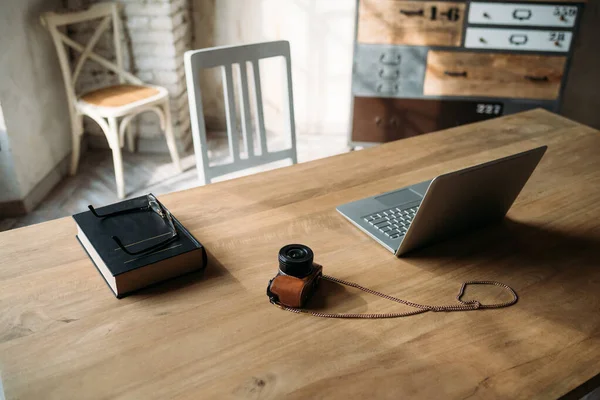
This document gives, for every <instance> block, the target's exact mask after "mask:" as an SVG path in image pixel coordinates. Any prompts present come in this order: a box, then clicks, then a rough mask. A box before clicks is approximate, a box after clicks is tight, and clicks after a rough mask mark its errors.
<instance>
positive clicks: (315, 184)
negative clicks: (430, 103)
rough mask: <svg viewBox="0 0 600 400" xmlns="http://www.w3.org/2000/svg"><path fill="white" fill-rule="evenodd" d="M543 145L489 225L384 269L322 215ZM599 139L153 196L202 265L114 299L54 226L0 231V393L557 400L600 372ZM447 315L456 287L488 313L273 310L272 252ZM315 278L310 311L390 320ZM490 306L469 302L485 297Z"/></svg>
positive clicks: (283, 173)
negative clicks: (505, 294)
mask: <svg viewBox="0 0 600 400" xmlns="http://www.w3.org/2000/svg"><path fill="white" fill-rule="evenodd" d="M542 144H547V145H548V146H549V149H548V152H547V153H546V155H545V156H544V158H543V159H542V161H541V163H540V165H539V166H538V168H537V170H536V171H535V172H534V174H533V175H532V177H531V179H530V181H529V182H528V184H527V185H526V187H525V189H524V190H523V192H522V193H521V195H520V196H519V198H518V199H517V202H516V203H515V205H514V206H513V208H512V209H511V211H510V212H509V218H508V219H507V220H506V221H505V222H504V223H502V224H499V225H496V226H493V227H489V228H487V229H484V230H480V231H478V232H473V233H471V234H468V235H465V236H461V237H460V238H456V239H454V240H450V241H447V242H445V243H442V244H438V245H435V246H431V247H429V248H427V249H425V250H422V251H419V252H416V253H414V254H413V255H412V256H411V257H408V258H404V259H397V258H395V257H393V256H392V254H391V253H389V252H388V251H387V250H385V249H384V248H383V247H381V246H380V245H379V244H377V243H376V242H374V241H373V240H371V239H370V238H369V237H367V236H366V235H364V234H363V233H361V232H360V231H359V230H358V229H355V228H354V227H353V226H352V225H350V224H349V223H348V222H347V221H346V220H345V219H344V218H342V217H341V216H340V215H339V214H338V213H337V212H336V211H335V206H336V205H338V204H341V203H344V202H347V201H352V200H357V199H360V198H362V197H365V196H369V195H373V194H375V193H380V192H384V191H389V190H392V189H396V188H398V187H402V186H404V185H408V184H411V183H416V182H420V181H423V180H425V179H428V178H431V177H433V176H435V175H437V174H440V173H443V172H447V171H449V170H455V169H457V168H461V167H465V166H468V165H473V164H476V163H479V162H483V161H487V160H490V159H493V158H496V157H501V156H505V155H508V154H511V153H514V152H517V151H521V150H524V149H529V148H532V147H535V146H539V145H542ZM599 146H600V132H598V131H596V130H593V129H591V128H588V127H585V126H582V125H579V124H577V123H575V122H572V121H569V120H567V119H564V118H561V117H559V116H556V115H553V114H550V113H548V112H544V111H540V110H536V111H531V112H527V113H522V114H515V115H511V116H508V117H503V118H497V119H493V120H490V121H485V122H481V123H478V124H473V125H469V126H463V127H458V128H454V129H450V130H446V131H442V132H436V133H431V134H428V135H422V136H417V137H413V138H409V139H406V140H402V141H398V142H392V143H388V144H384V145H381V146H378V147H374V148H370V149H366V150H362V151H357V152H353V153H349V154H345V155H340V156H335V157H331V158H328V159H323V160H318V161H314V162H308V163H302V164H297V165H294V166H291V167H287V168H282V169H278V170H274V171H270V172H266V173H261V174H257V175H252V176H249V177H244V178H241V179H235V180H230V181H226V182H221V183H216V184H211V185H208V186H205V187H200V188H195V189H190V190H187V191H182V192H177V193H172V194H169V195H165V196H161V197H160V199H161V201H163V202H164V204H165V205H166V206H167V207H168V208H169V209H170V210H172V211H173V214H174V215H175V216H177V217H178V219H179V220H180V221H181V222H182V223H183V224H184V225H185V226H186V227H187V228H188V229H189V230H190V231H191V232H192V233H193V234H194V235H195V236H196V237H197V238H198V239H199V240H200V241H201V242H202V243H203V244H205V245H206V246H207V249H208V251H209V267H208V269H207V271H206V273H205V274H204V275H202V274H198V275H190V276H186V277H181V278H178V279H176V280H173V281H170V282H168V283H165V284H163V285H160V286H157V287H154V288H150V289H147V290H144V291H142V292H140V293H139V294H137V295H134V296H131V297H128V298H126V299H123V300H116V299H115V298H114V297H113V295H112V294H111V292H110V290H109V289H108V288H107V287H106V284H105V283H104V282H103V280H102V278H100V276H99V275H98V273H97V272H96V270H95V269H94V267H93V266H92V265H91V263H90V261H89V260H88V259H87V257H86V255H85V253H84V252H83V251H82V250H81V248H80V247H79V245H78V243H77V241H76V240H75V237H74V235H75V224H74V223H73V221H72V220H71V219H69V218H65V219H60V220H57V221H52V222H48V223H43V224H39V225H35V226H31V227H26V228H22V229H17V230H14V231H11V232H6V233H2V234H0V305H1V307H2V312H1V313H0V372H1V374H2V380H3V383H4V389H5V391H6V398H7V399H17V398H18V399H40V398H43V399H66V398H86V399H93V398H111V399H138V398H143V399H164V398H169V399H198V398H218V399H256V398H261V399H280V398H291V399H307V398H344V399H351V398H379V399H381V398H389V399H399V398H440V397H442V398H467V397H468V398H472V399H473V398H483V399H489V398H511V399H514V398H522V399H532V398H541V399H547V398H556V397H559V396H561V395H564V394H566V393H568V392H570V391H571V390H573V389H575V388H577V387H579V386H580V385H582V384H584V383H585V382H586V381H589V380H591V379H593V378H594V377H595V376H597V375H598V373H599V372H600V313H599V312H598V310H599V309H600V268H599V266H598V260H600V230H599V229H598V221H599V220H600V158H598V155H597V149H598V147H599ZM292 242H299V243H304V244H306V245H308V246H310V247H312V249H313V250H314V251H315V255H316V259H315V261H317V262H319V263H321V264H323V266H324V272H325V273H326V274H329V275H333V276H336V277H338V278H341V279H347V280H351V281H357V282H359V283H360V284H362V285H365V286H367V287H371V288H373V289H376V290H380V291H382V292H385V293H389V294H390V295H394V296H399V297H401V298H405V299H409V300H413V301H418V302H421V303H428V304H446V303H448V302H451V301H452V300H453V299H454V296H455V295H456V292H457V290H458V287H459V284H460V283H461V282H462V281H465V280H471V279H490V280H498V281H501V282H504V283H506V284H508V285H510V286H512V287H513V288H515V289H516V291H517V292H518V294H519V296H520V300H519V303H517V305H515V306H513V307H511V308H507V309H502V310H486V311H476V312H466V313H427V314H423V315H419V316H415V317H411V318H407V319H395V320H371V321H355V320H341V321H340V320H326V319H318V318H314V317H309V316H302V315H296V314H292V313H288V312H284V311H282V310H279V309H278V308H276V307H274V306H272V305H271V304H269V302H268V300H267V297H266V295H265V289H266V285H267V282H268V280H269V279H270V278H272V277H273V276H274V275H275V272H276V268H277V252H278V250H279V248H280V247H281V246H283V245H285V244H288V243H292ZM324 283H325V284H324V285H323V286H322V287H321V288H320V289H319V292H318V294H317V297H316V298H315V299H314V300H313V302H312V304H311V308H312V309H319V310H328V311H339V312H375V311H377V312H390V311H399V310H401V309H403V307H402V306H400V305H397V304H394V303H391V302H388V301H385V300H384V299H379V298H377V297H373V296H369V295H367V294H363V293H360V292H357V291H355V290H351V289H346V288H342V287H339V286H337V285H335V284H327V282H324ZM498 293H499V292H493V291H492V292H488V291H475V290H473V291H470V292H468V293H467V295H468V296H467V298H473V297H477V298H478V299H479V300H481V301H492V300H498V299H500V298H501V296H500V295H499V294H498Z"/></svg>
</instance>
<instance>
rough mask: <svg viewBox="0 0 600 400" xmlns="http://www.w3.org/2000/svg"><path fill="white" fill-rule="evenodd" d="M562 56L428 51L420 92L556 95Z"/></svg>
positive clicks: (564, 60) (549, 96)
mask: <svg viewBox="0 0 600 400" xmlns="http://www.w3.org/2000/svg"><path fill="white" fill-rule="evenodd" d="M566 61H567V58H566V57H562V56H537V55H524V54H498V53H496V54H494V53H459V52H451V51H433V50H432V51H430V52H429V54H428V56H427V72H426V73H425V84H424V93H425V95H428V96H485V97H514V98H524V99H548V100H550V99H556V98H557V97H558V93H559V89H560V83H561V79H562V75H563V71H564V68H565V63H566Z"/></svg>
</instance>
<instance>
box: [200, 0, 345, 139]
mask: <svg viewBox="0 0 600 400" xmlns="http://www.w3.org/2000/svg"><path fill="white" fill-rule="evenodd" d="M191 2H192V4H191V7H192V23H193V25H194V28H193V29H194V42H193V47H194V48H196V49H199V48H205V47H212V46H222V45H237V44H245V43H254V42H261V41H269V40H281V39H283V40H288V41H289V42H290V46H291V52H292V76H293V82H294V85H293V89H294V109H295V114H296V128H297V131H298V133H299V134H303V133H310V134H346V133H347V132H348V126H349V122H350V101H351V96H350V84H351V77H352V52H353V39H354V18H355V16H354V12H355V7H356V4H355V3H356V2H355V1H354V0H244V1H240V0H216V1H215V0H191ZM262 79H263V96H265V100H266V103H267V107H270V108H271V110H270V111H271V112H272V113H280V111H282V109H281V107H280V104H281V100H280V99H281V90H282V89H281V81H280V80H279V79H277V78H275V79H274V78H273V77H272V76H270V75H269V74H265V76H263V78H262ZM201 84H202V85H203V88H202V89H203V93H204V94H205V95H204V96H203V101H204V105H205V108H206V110H205V112H206V114H207V115H206V117H207V118H206V120H207V125H208V129H209V130H211V129H214V130H220V129H223V127H224V126H225V123H224V117H223V116H224V110H223V103H222V101H223V100H222V99H223V95H222V86H221V83H220V79H218V74H216V75H215V74H212V75H211V74H210V73H209V74H206V75H205V76H204V77H203V80H202V83H201ZM266 112H269V110H266ZM266 118H267V119H268V116H267V117H266ZM267 122H268V121H267Z"/></svg>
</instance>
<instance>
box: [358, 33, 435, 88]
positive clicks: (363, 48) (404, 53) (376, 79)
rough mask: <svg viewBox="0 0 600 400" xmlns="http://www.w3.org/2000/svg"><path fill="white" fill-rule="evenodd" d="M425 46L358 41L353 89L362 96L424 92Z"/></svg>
mask: <svg viewBox="0 0 600 400" xmlns="http://www.w3.org/2000/svg"><path fill="white" fill-rule="evenodd" d="M426 60H427V49H426V48H422V47H401V46H389V45H357V47H356V53H355V55H354V72H353V76H352V92H353V94H355V95H357V96H365V97H416V96H421V95H422V93H423V79H424V77H425V65H426Z"/></svg>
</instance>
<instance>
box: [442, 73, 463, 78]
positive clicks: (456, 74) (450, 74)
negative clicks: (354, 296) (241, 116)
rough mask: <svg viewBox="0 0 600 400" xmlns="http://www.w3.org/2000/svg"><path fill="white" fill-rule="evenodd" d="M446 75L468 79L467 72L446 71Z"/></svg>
mask: <svg viewBox="0 0 600 400" xmlns="http://www.w3.org/2000/svg"><path fill="white" fill-rule="evenodd" d="M444 75H448V76H452V77H463V78H466V77H467V71H462V72H456V71H444Z"/></svg>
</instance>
